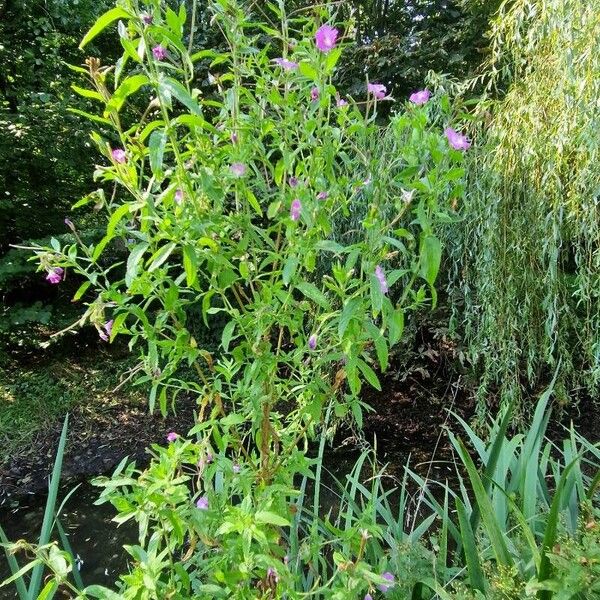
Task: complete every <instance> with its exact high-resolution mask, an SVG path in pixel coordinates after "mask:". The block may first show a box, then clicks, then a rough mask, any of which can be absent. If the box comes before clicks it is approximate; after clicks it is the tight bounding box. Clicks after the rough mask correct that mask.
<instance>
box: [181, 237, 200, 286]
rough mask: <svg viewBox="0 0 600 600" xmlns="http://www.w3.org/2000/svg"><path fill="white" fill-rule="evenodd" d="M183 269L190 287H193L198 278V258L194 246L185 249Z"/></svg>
mask: <svg viewBox="0 0 600 600" xmlns="http://www.w3.org/2000/svg"><path fill="white" fill-rule="evenodd" d="M183 268H184V270H185V279H186V282H187V284H188V286H190V287H192V286H193V285H194V283H195V282H196V279H197V278H198V257H197V256H196V250H194V248H193V246H190V245H186V246H184V247H183Z"/></svg>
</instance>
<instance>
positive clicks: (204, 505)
mask: <svg viewBox="0 0 600 600" xmlns="http://www.w3.org/2000/svg"><path fill="white" fill-rule="evenodd" d="M196 508H199V509H200V510H208V498H207V497H206V496H200V498H198V500H196Z"/></svg>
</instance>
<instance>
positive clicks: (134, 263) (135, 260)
mask: <svg viewBox="0 0 600 600" xmlns="http://www.w3.org/2000/svg"><path fill="white" fill-rule="evenodd" d="M146 250H148V244H147V243H146V242H142V243H140V244H137V246H135V247H134V248H133V249H132V250H131V252H130V254H129V257H128V258H127V270H126V272H125V284H126V285H127V287H130V286H131V284H132V283H133V280H134V279H135V278H136V277H137V269H138V265H139V263H140V261H141V259H142V256H144V253H145V252H146Z"/></svg>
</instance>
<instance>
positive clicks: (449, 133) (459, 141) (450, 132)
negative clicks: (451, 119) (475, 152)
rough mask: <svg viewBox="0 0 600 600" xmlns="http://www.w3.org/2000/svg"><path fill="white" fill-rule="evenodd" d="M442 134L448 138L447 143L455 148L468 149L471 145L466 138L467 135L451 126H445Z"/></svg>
mask: <svg viewBox="0 0 600 600" xmlns="http://www.w3.org/2000/svg"><path fill="white" fill-rule="evenodd" d="M444 134H445V135H446V137H447V138H448V143H449V144H450V145H451V146H452V147H453V148H454V149H455V150H468V149H469V148H470V147H471V142H470V141H469V140H468V138H467V136H466V135H463V134H462V133H458V131H455V130H454V129H452V127H446V129H444Z"/></svg>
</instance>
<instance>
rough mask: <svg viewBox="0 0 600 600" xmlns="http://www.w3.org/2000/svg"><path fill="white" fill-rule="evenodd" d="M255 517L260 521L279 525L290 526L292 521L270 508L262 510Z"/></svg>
mask: <svg viewBox="0 0 600 600" xmlns="http://www.w3.org/2000/svg"><path fill="white" fill-rule="evenodd" d="M254 518H255V519H256V520H257V521H258V522H259V523H267V524H268V525H277V526H278V527H289V526H290V522H289V521H288V520H287V519H284V518H283V517H280V516H279V515H278V514H275V513H274V512H271V511H268V510H260V511H258V512H257V513H256V515H254Z"/></svg>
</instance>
